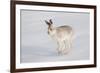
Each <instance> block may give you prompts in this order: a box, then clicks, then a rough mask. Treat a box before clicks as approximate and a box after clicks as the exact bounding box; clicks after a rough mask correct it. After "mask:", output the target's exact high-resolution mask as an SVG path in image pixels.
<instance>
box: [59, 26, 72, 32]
mask: <svg viewBox="0 0 100 73" xmlns="http://www.w3.org/2000/svg"><path fill="white" fill-rule="evenodd" d="M57 32H58V33H60V32H63V33H71V32H72V27H71V26H67V25H65V26H60V27H58V28H57Z"/></svg>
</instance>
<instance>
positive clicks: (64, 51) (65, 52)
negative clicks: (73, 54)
mask: <svg viewBox="0 0 100 73" xmlns="http://www.w3.org/2000/svg"><path fill="white" fill-rule="evenodd" d="M64 44H65V49H64V50H63V53H64V54H67V53H69V51H70V50H71V48H72V42H71V40H70V39H67V40H64Z"/></svg>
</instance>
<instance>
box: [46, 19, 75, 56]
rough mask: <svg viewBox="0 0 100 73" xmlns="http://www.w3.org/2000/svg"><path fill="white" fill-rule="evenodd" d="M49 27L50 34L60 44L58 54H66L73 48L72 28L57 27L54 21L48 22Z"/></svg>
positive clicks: (65, 26)
mask: <svg viewBox="0 0 100 73" xmlns="http://www.w3.org/2000/svg"><path fill="white" fill-rule="evenodd" d="M45 22H46V24H47V25H48V34H49V35H50V36H51V37H52V38H53V39H54V40H56V41H57V44H58V48H57V51H58V54H66V53H68V52H69V51H70V49H71V48H72V47H71V46H72V36H73V29H72V27H70V26H67V25H64V26H59V27H55V26H54V25H53V22H52V20H51V19H50V20H49V21H46V20H45Z"/></svg>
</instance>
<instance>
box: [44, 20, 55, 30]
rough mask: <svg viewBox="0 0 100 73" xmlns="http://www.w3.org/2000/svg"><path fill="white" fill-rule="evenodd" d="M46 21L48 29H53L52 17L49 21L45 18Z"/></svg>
mask: <svg viewBox="0 0 100 73" xmlns="http://www.w3.org/2000/svg"><path fill="white" fill-rule="evenodd" d="M45 23H46V24H47V25H48V30H52V29H53V22H52V20H51V19H50V20H49V21H47V20H45Z"/></svg>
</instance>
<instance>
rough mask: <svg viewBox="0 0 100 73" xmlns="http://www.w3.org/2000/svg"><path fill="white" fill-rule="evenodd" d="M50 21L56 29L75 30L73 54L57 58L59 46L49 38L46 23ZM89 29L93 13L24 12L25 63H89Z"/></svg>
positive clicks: (23, 48) (22, 56)
mask: <svg viewBox="0 0 100 73" xmlns="http://www.w3.org/2000/svg"><path fill="white" fill-rule="evenodd" d="M49 19H52V20H53V24H54V25H55V26H62V25H69V26H71V27H72V28H73V29H74V30H75V31H74V32H75V33H74V40H73V47H72V50H71V51H70V52H69V54H67V55H62V56H61V55H60V56H59V55H58V54H57V50H56V49H57V44H56V42H55V41H53V40H52V38H51V37H50V36H49V35H48V34H47V28H48V27H47V25H46V24H45V21H44V20H49ZM89 26H90V23H89V13H82V12H81V13H80V12H77V13H75V12H53V11H51V12H50V11H34V10H21V31H20V32H21V52H20V53H21V63H30V62H33V63H34V62H52V61H53V62H54V61H72V60H88V59H89V54H90V52H89V49H90V45H89V44H90V43H89V41H90V34H89V30H90V28H89Z"/></svg>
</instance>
